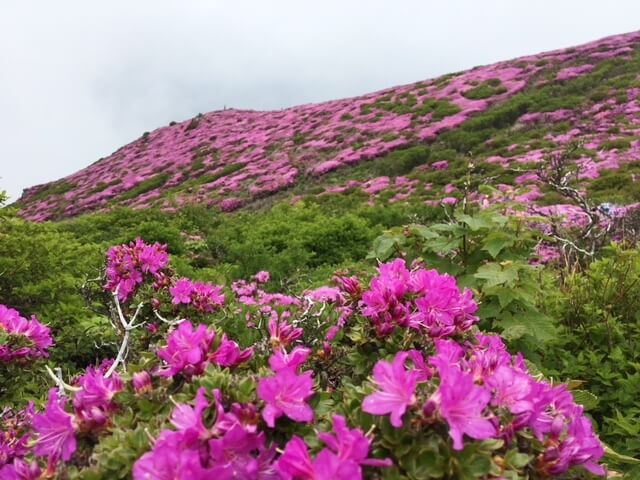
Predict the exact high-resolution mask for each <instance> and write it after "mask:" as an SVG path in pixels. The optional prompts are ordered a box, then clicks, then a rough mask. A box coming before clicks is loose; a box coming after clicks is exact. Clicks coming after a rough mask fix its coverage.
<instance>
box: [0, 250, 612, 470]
mask: <svg viewBox="0 0 640 480" xmlns="http://www.w3.org/2000/svg"><path fill="white" fill-rule="evenodd" d="M133 272H137V273H133ZM105 275H106V277H107V278H108V279H109V281H108V283H106V284H105V285H104V288H105V289H106V290H107V291H108V292H109V293H110V295H109V297H110V298H111V302H113V303H112V305H113V309H114V310H113V311H114V312H115V313H114V314H115V317H114V324H115V325H114V327H115V329H116V331H117V332H118V336H119V338H120V341H121V342H122V344H121V348H120V351H119V353H118V357H117V358H116V359H115V361H114V360H109V361H104V362H102V363H101V364H100V365H98V366H89V367H88V368H87V369H86V370H85V371H84V372H83V373H81V374H80V375H78V376H76V377H71V378H64V377H63V376H62V375H59V374H58V375H54V374H53V372H52V371H51V370H50V372H51V376H50V379H49V380H50V382H51V388H50V390H49V392H48V399H47V403H46V406H45V407H44V408H42V409H41V408H34V406H33V404H29V405H27V406H26V407H25V408H24V409H23V410H15V409H14V410H7V411H6V412H5V413H4V414H3V416H2V426H3V431H5V432H6V433H5V436H4V437H2V438H0V442H1V443H0V445H1V446H2V449H0V452H2V455H1V456H0V478H18V479H37V478H50V477H55V478H83V479H84V478H87V479H88V478H105V479H106V478H109V479H114V478H131V477H132V478H133V479H134V480H146V479H189V480H193V479H205V478H211V477H212V476H220V477H221V478H229V479H231V478H243V479H302V480H307V479H308V480H312V479H349V480H353V479H357V478H389V479H395V478H410V479H422V478H447V479H453V478H461V479H467V478H469V479H473V478H478V479H480V478H496V479H498V478H510V479H525V478H530V479H543V478H588V476H589V475H597V476H600V475H604V474H605V472H606V466H605V465H604V464H603V460H604V458H603V456H604V453H605V450H604V446H603V444H602V443H601V441H600V440H599V439H598V436H597V435H596V434H595V433H594V429H593V427H592V423H591V421H590V419H589V417H588V416H586V415H585V413H584V409H583V407H581V406H580V405H579V403H578V402H577V401H576V398H574V395H573V394H572V391H571V388H572V387H571V386H567V385H563V384H556V383H555V382H553V381H551V380H546V379H544V378H543V377H541V376H540V375H538V374H537V372H536V371H535V370H532V367H531V366H530V364H528V363H527V361H526V360H525V359H524V357H523V356H522V354H516V355H513V354H512V353H510V352H509V351H508V350H507V347H506V345H505V343H504V342H503V340H502V339H501V338H500V336H498V335H495V334H485V333H482V332H481V331H480V330H479V329H478V322H480V321H481V318H480V317H479V316H478V313H479V310H478V304H477V302H476V300H475V298H474V294H473V292H472V291H471V290H469V289H464V288H461V287H459V285H458V284H457V282H456V280H455V278H454V277H452V276H450V275H447V274H442V273H439V272H438V271H437V270H435V269H433V268H429V267H428V266H425V265H423V264H421V263H420V262H416V263H414V264H413V265H407V263H406V262H405V261H404V260H403V259H401V258H397V259H395V260H393V261H390V262H387V263H382V264H380V265H379V266H378V268H377V269H376V271H375V272H373V276H372V277H371V278H370V279H367V278H358V277H356V276H346V275H343V274H340V275H336V276H335V277H334V279H333V281H332V285H325V286H322V287H319V288H315V289H310V290H307V291H305V292H303V293H302V294H300V295H297V296H292V295H286V294H281V293H268V292H266V291H264V290H263V285H264V283H265V282H266V281H268V279H269V274H268V272H265V271H261V272H258V273H256V275H255V278H254V279H253V280H252V281H238V282H235V283H234V284H233V285H232V286H231V288H230V289H227V288H224V287H220V286H214V285H209V284H206V283H203V282H201V283H198V282H192V281H191V280H189V279H187V278H180V277H177V276H176V275H175V274H174V273H173V270H172V269H171V267H170V265H169V258H168V256H167V255H166V251H165V247H164V246H163V245H159V244H156V245H152V244H147V243H145V242H144V241H143V240H141V239H138V240H136V241H135V242H134V243H132V244H129V245H127V244H125V245H121V246H118V247H114V248H112V249H110V250H109V252H108V256H107V265H106V273H105ZM132 278H133V279H136V280H135V281H133V282H131V279H132ZM159 279H160V280H161V281H159ZM122 285H127V288H126V290H125V292H126V295H125V294H122V293H121V292H122V290H120V288H121V286H122ZM129 287H131V288H129ZM223 291H224V294H223V293H222V292H223ZM194 295H195V297H194ZM194 301H195V302H200V303H201V304H202V305H205V307H202V308H199V307H198V306H196V305H192V303H193V302H194ZM185 314H189V317H190V318H189V319H187V318H185ZM16 315H17V313H15V314H14V313H12V311H11V310H8V309H5V317H11V318H13V317H15V316H16ZM33 321H35V320H33ZM45 343H46V342H44V340H42V341H40V340H38V341H37V342H35V341H34V347H33V348H35V345H36V344H37V345H38V346H39V348H42V349H43V348H47V347H48V346H50V342H49V343H46V345H45Z"/></svg>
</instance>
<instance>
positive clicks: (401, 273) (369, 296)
mask: <svg viewBox="0 0 640 480" xmlns="http://www.w3.org/2000/svg"><path fill="white" fill-rule="evenodd" d="M378 271H379V275H378V276H377V277H374V278H373V279H372V280H371V285H370V287H369V290H367V291H366V292H364V293H363V295H362V306H363V308H362V314H363V315H364V316H365V317H369V318H370V319H371V321H372V323H373V325H374V326H375V328H376V330H377V332H378V334H379V335H382V336H384V335H388V334H390V333H391V332H392V331H393V330H394V329H395V327H396V326H403V327H406V326H408V325H409V313H410V307H409V304H408V303H407V301H406V299H405V298H404V296H405V294H406V293H407V291H408V287H409V278H410V274H409V271H408V270H407V267H406V266H405V262H404V260H403V259H401V258H398V259H396V260H394V261H393V262H389V263H383V264H381V265H380V267H378Z"/></svg>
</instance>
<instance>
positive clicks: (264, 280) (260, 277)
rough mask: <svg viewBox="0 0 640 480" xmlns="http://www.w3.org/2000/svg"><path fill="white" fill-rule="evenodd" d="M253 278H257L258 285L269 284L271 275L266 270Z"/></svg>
mask: <svg viewBox="0 0 640 480" xmlns="http://www.w3.org/2000/svg"><path fill="white" fill-rule="evenodd" d="M253 278H255V279H256V282H258V283H267V282H268V281H269V279H270V278H271V276H270V275H269V272H265V271H264V270H262V271H260V272H258V273H256V274H255V276H254V277H253Z"/></svg>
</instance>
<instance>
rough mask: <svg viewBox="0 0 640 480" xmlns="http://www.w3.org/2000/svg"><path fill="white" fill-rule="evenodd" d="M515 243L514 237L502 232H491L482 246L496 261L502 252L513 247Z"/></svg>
mask: <svg viewBox="0 0 640 480" xmlns="http://www.w3.org/2000/svg"><path fill="white" fill-rule="evenodd" d="M514 243H515V238H514V237H513V235H509V234H508V233H506V232H501V231H496V232H491V233H490V234H489V235H487V236H486V238H485V240H484V242H483V244H482V250H484V251H485V252H489V255H491V256H492V257H493V258H494V259H495V258H496V257H497V256H498V255H499V254H500V252H502V250H504V249H505V248H507V247H511V246H513V244H514Z"/></svg>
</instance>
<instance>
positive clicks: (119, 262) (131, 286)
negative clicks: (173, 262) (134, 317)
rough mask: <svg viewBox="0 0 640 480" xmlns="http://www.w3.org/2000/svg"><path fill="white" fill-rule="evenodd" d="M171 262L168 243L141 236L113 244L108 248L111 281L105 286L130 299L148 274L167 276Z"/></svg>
mask: <svg viewBox="0 0 640 480" xmlns="http://www.w3.org/2000/svg"><path fill="white" fill-rule="evenodd" d="M168 265H169V255H168V254H167V246H166V245H160V244H159V243H154V244H153V245H148V244H146V243H145V242H144V241H143V240H142V239H140V238H138V239H136V240H135V241H134V242H131V243H129V244H128V245H126V244H125V245H119V246H116V247H111V248H110V249H109V251H108V252H107V268H106V273H107V284H106V285H105V289H107V290H109V291H111V292H115V291H116V290H117V292H118V300H120V301H126V300H129V299H130V298H131V297H132V296H133V294H134V293H135V291H136V289H137V288H138V286H139V285H140V284H142V282H143V281H144V278H145V275H150V276H151V277H152V278H153V279H154V280H156V281H159V280H161V279H162V278H164V275H163V269H165V268H166V267H167V266H168Z"/></svg>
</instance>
